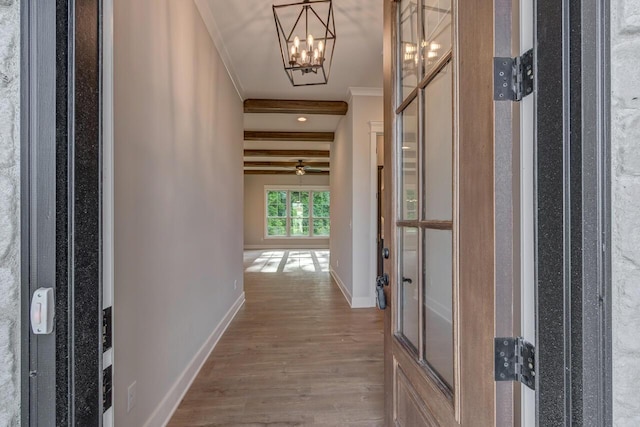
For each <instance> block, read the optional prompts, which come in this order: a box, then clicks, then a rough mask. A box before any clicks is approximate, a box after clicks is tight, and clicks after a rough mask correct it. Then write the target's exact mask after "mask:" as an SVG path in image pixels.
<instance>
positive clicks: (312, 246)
mask: <svg viewBox="0 0 640 427" xmlns="http://www.w3.org/2000/svg"><path fill="white" fill-rule="evenodd" d="M244 249H245V250H252V249H329V245H295V244H292V245H244Z"/></svg>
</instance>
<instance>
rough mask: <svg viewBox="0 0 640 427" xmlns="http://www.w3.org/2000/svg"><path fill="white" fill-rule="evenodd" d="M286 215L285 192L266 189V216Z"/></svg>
mask: <svg viewBox="0 0 640 427" xmlns="http://www.w3.org/2000/svg"><path fill="white" fill-rule="evenodd" d="M286 216H287V192H286V191H267V217H286Z"/></svg>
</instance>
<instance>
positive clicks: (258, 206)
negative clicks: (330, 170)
mask: <svg viewBox="0 0 640 427" xmlns="http://www.w3.org/2000/svg"><path fill="white" fill-rule="evenodd" d="M265 185H287V186H291V188H292V189H293V188H295V187H298V186H299V185H302V186H305V185H326V186H329V176H327V175H316V176H312V175H305V176H303V177H302V179H300V177H298V176H297V175H296V174H294V173H292V174H291V175H245V176H244V247H245V249H260V248H284V247H286V248H328V247H329V239H320V238H313V239H300V238H295V239H271V238H269V239H265V238H264V227H265V200H264V197H265V193H264V190H265V189H264V186H265ZM332 197H333V195H332Z"/></svg>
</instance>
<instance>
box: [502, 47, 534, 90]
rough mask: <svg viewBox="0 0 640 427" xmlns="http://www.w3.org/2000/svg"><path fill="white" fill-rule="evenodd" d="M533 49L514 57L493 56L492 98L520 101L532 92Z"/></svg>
mask: <svg viewBox="0 0 640 427" xmlns="http://www.w3.org/2000/svg"><path fill="white" fill-rule="evenodd" d="M534 76H535V73H534V70H533V49H529V50H528V51H526V52H525V53H523V54H522V56H517V57H515V58H501V57H495V58H493V99H494V100H495V101H520V100H521V99H522V98H524V97H525V96H527V95H529V94H530V93H532V92H533V81H534Z"/></svg>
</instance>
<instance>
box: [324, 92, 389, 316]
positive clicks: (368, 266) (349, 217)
mask: <svg viewBox="0 0 640 427" xmlns="http://www.w3.org/2000/svg"><path fill="white" fill-rule="evenodd" d="M382 118H383V107H382V96H367V95H353V96H351V99H350V101H349V111H348V113H347V115H346V116H345V117H344V118H343V119H342V120H341V122H340V124H339V126H338V129H337V130H336V137H335V141H334V143H333V146H332V149H331V197H332V199H331V218H332V223H331V224H332V227H334V228H333V229H332V233H331V242H330V247H331V269H332V271H333V274H334V276H337V280H338V281H339V282H341V283H342V284H343V285H344V288H345V289H343V291H345V290H346V293H347V294H348V295H347V298H351V303H352V306H353V307H362V306H370V307H371V306H373V305H374V300H373V289H374V286H375V283H373V282H372V280H371V274H370V273H371V272H372V271H374V272H375V269H376V265H375V263H372V260H371V256H370V254H371V248H372V247H375V246H376V235H375V233H371V227H372V221H373V220H375V216H374V215H372V214H371V194H372V193H373V192H375V189H376V185H377V183H376V181H375V180H372V177H374V176H375V174H372V168H375V167H376V166H375V164H376V163H377V160H376V159H375V158H373V157H372V156H375V149H373V150H372V147H371V144H372V142H371V134H370V125H369V122H371V121H382ZM372 153H373V154H372ZM334 224H335V225H334ZM334 231H335V232H334Z"/></svg>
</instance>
